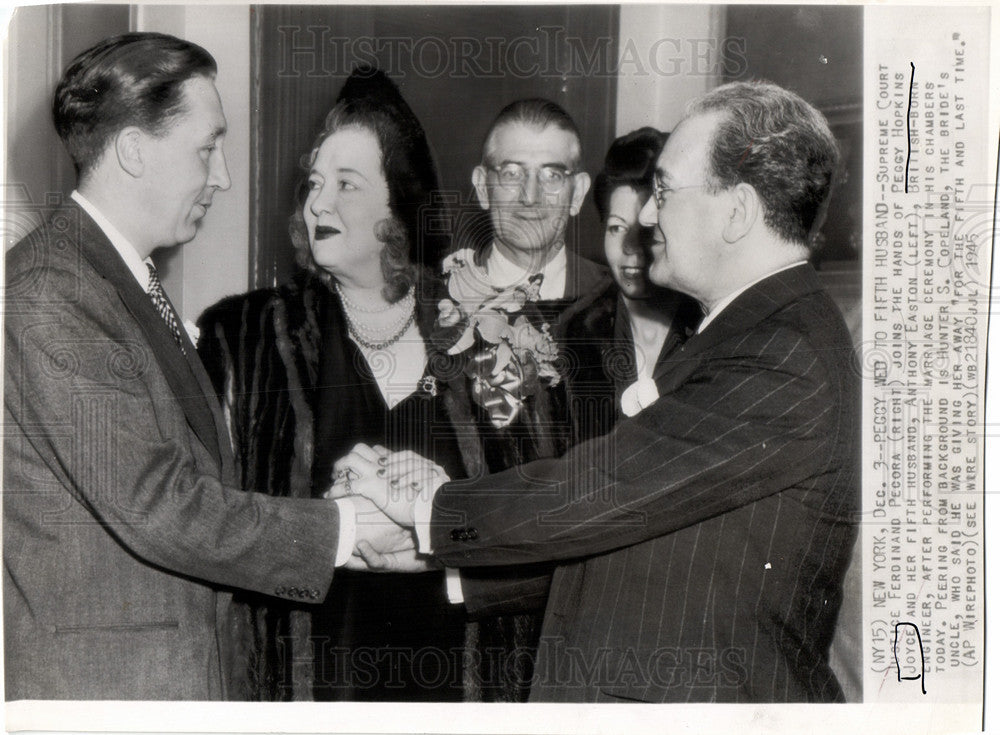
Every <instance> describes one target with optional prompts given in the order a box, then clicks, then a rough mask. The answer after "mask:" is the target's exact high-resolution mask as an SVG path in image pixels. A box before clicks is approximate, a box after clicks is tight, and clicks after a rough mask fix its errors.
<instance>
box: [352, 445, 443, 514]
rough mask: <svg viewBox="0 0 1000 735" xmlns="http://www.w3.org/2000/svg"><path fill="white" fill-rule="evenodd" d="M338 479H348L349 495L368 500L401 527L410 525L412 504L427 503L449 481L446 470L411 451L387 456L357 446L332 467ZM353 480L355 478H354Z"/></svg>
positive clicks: (379, 451) (378, 448)
mask: <svg viewBox="0 0 1000 735" xmlns="http://www.w3.org/2000/svg"><path fill="white" fill-rule="evenodd" d="M334 472H335V473H336V475H337V476H346V477H349V478H352V479H350V482H349V492H350V493H351V494H357V495H363V496H365V497H366V498H369V499H371V500H372V501H373V502H374V503H375V505H377V506H378V507H379V508H381V509H382V511H383V512H384V513H385V514H386V515H387V516H389V517H390V518H392V519H393V520H394V521H396V522H397V523H399V524H401V525H403V526H413V505H414V503H415V502H417V501H418V500H419V501H420V502H427V503H429V502H430V501H431V499H432V498H433V493H434V491H435V490H437V488H438V487H440V486H441V485H442V484H443V483H445V482H447V481H448V475H447V474H445V471H444V470H443V469H442V468H441V467H440V466H438V465H437V464H435V463H434V462H431V461H430V460H428V459H425V458H423V457H421V456H420V455H419V454H415V453H414V452H411V451H404V452H391V453H387V452H386V451H385V450H384V448H382V447H375V448H373V447H369V446H367V445H364V444H359V445H357V446H355V447H354V449H352V450H351V452H350V453H349V454H347V455H346V456H344V457H342V458H341V459H339V460H338V461H337V463H336V464H335V465H334ZM354 478H356V479H354Z"/></svg>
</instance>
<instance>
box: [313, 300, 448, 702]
mask: <svg viewBox="0 0 1000 735" xmlns="http://www.w3.org/2000/svg"><path fill="white" fill-rule="evenodd" d="M322 339H323V342H322V350H321V353H320V354H321V357H320V369H319V382H318V385H317V388H316V422H315V427H316V431H315V441H316V461H315V462H314V465H313V495H315V496H320V495H322V494H323V492H324V491H325V490H326V489H327V488H328V487H329V485H330V478H331V476H332V468H333V463H334V462H335V461H336V460H337V459H339V458H340V457H342V456H344V455H345V454H347V453H348V452H349V451H350V450H351V447H353V446H354V445H355V444H357V443H359V442H363V443H365V444H369V445H373V444H381V445H382V446H385V447H387V448H389V449H391V450H393V451H398V450H403V449H411V450H413V451H414V452H416V453H417V454H420V455H421V456H424V457H428V458H431V459H433V460H434V461H435V462H437V463H438V464H439V465H441V466H442V467H443V468H444V470H445V471H446V472H447V473H448V476H449V477H453V478H457V477H461V476H462V464H461V457H460V456H459V453H458V446H457V444H456V441H455V434H454V432H453V431H452V427H451V425H450V423H449V422H448V417H447V414H446V413H445V410H444V403H443V400H442V399H441V397H440V395H439V394H438V392H437V384H436V381H433V380H431V381H430V382H429V381H428V379H427V377H425V380H424V381H423V382H422V384H421V387H418V389H417V392H415V393H413V394H412V395H410V396H409V397H407V398H406V399H404V400H403V401H401V402H400V403H398V404H397V405H396V406H394V407H393V408H392V409H391V410H389V409H388V407H387V405H386V403H385V400H384V398H383V397H382V393H381V391H380V390H379V387H378V385H377V384H376V382H375V378H374V376H373V374H372V369H371V368H370V367H369V363H368V361H367V360H366V359H365V357H364V356H363V354H362V352H361V350H360V349H359V348H358V347H357V345H356V344H355V343H354V342H353V341H352V340H351V339H350V338H349V337H348V330H347V325H346V323H345V321H344V316H343V311H342V309H341V307H340V303H339V301H338V300H336V299H335V300H333V301H332V302H331V303H330V304H329V308H328V310H327V315H326V325H325V328H324V329H323V337H322ZM384 356H385V357H386V359H388V353H386V354H385V355H384ZM379 359H380V356H379V355H377V354H376V356H375V357H374V358H373V362H374V363H375V364H376V369H378V367H377V366H378V364H379V363H378V361H379ZM464 624H465V614H464V610H463V608H462V606H461V605H453V604H451V603H449V602H448V599H447V595H446V589H445V580H444V572H443V571H442V570H437V571H433V572H424V573H420V574H407V573H396V574H379V573H374V572H353V571H349V570H339V571H338V572H337V574H336V579H335V583H334V589H333V592H332V593H331V594H330V595H329V596H328V597H327V599H326V601H325V603H324V604H323V605H322V607H321V608H320V609H319V610H318V611H316V612H315V613H314V614H313V624H312V633H313V639H314V645H315V654H314V655H315V665H316V676H315V680H314V685H313V691H314V694H315V697H316V699H317V700H321V701H331V700H350V701H461V699H462V673H461V672H462V644H463V631H464Z"/></svg>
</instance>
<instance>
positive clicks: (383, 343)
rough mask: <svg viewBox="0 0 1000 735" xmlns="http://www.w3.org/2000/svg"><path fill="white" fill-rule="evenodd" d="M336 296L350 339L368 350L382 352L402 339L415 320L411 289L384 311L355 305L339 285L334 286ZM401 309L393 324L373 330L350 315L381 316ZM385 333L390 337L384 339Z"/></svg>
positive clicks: (414, 301) (413, 297) (414, 299)
mask: <svg viewBox="0 0 1000 735" xmlns="http://www.w3.org/2000/svg"><path fill="white" fill-rule="evenodd" d="M336 288H337V295H338V296H339V297H340V303H341V305H342V306H343V307H344V317H345V319H346V320H347V329H348V331H350V333H351V337H353V338H354V341H355V342H357V343H358V344H359V345H361V346H362V347H366V348H368V349H369V350H384V349H385V348H386V347H390V346H391V345H394V344H395V343H396V342H398V341H399V340H400V339H402V337H403V335H404V334H406V331H407V330H408V329H409V328H410V326H411V325H412V324H413V322H414V320H415V319H416V309H415V308H414V307H415V306H416V298H415V296H414V292H413V288H412V287H411V288H410V290H409V292H408V293H407V294H406V296H404V297H403V298H402V299H401V300H400V301H398V302H396V303H394V304H389V305H388V306H387V307H385V308H384V309H366V308H364V307H361V306H359V305H358V304H355V303H354V302H353V301H351V300H350V299H349V298H347V296H345V295H344V292H343V291H342V290H341V288H340V284H339V283H338V284H336ZM398 307H403V309H404V311H403V312H402V314H401V315H400V318H399V319H397V320H396V321H395V322H394V323H393V324H390V325H388V326H386V327H383V328H380V329H378V328H373V327H370V326H368V325H366V324H363V323H361V321H360V320H358V319H357V318H356V317H354V316H352V315H351V311H356V312H359V313H361V314H381V313H385V312H387V311H389V310H390V309H393V308H398ZM386 333H390V334H391V336H389V337H386V336H385V335H386Z"/></svg>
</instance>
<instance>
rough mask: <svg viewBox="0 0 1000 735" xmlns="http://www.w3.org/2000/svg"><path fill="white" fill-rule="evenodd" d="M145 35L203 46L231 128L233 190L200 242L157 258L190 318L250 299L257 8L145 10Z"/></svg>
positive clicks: (222, 197)
mask: <svg viewBox="0 0 1000 735" xmlns="http://www.w3.org/2000/svg"><path fill="white" fill-rule="evenodd" d="M135 27H136V30H139V31H160V32H163V33H171V34H173V35H175V36H178V37H180V38H184V39H186V40H188V41H192V42H194V43H197V44H199V45H200V46H203V47H204V48H205V49H207V50H208V52H209V53H211V54H212V56H214V57H215V60H216V62H217V63H218V65H219V74H218V76H217V77H216V87H217V88H218V90H219V96H220V97H221V98H222V107H223V109H224V110H225V113H226V121H227V123H228V130H227V132H226V140H225V146H224V151H225V154H226V162H227V163H228V165H229V177H230V179H231V180H232V187H231V188H230V189H229V191H226V192H219V193H217V194H216V196H215V198H214V200H213V202H212V208H211V209H210V210H209V212H208V215H207V216H206V217H205V219H204V220H203V221H202V225H201V228H200V229H199V232H198V235H197V237H195V239H194V240H192V241H191V242H189V243H187V244H186V245H183V246H182V247H179V248H174V249H173V250H171V251H166V252H163V253H161V254H159V255H158V256H156V260H157V264H158V265H159V266H160V268H161V269H162V270H163V285H164V288H165V289H166V291H167V292H168V293H169V294H170V298H171V300H172V301H173V302H174V305H175V306H176V307H177V309H178V310H179V311H180V312H181V316H182V317H183V318H184V319H186V320H187V319H190V320H194V319H197V318H198V315H199V314H201V312H202V311H203V310H204V309H205V307H207V306H210V305H211V304H213V303H215V302H216V301H218V300H219V299H220V298H222V297H223V296H226V295H229V294H235V293H243V292H244V291H246V290H247V288H248V284H249V262H250V84H251V79H250V10H249V7H248V6H247V5H203V6H198V5H170V6H166V5H159V6H153V5H139V6H136V8H135Z"/></svg>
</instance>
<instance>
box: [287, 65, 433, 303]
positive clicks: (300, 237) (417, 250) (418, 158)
mask: <svg viewBox="0 0 1000 735" xmlns="http://www.w3.org/2000/svg"><path fill="white" fill-rule="evenodd" d="M351 127H357V128H362V129H364V130H368V131H369V132H371V133H372V134H373V135H374V136H375V138H376V140H377V141H378V145H379V150H380V152H381V156H382V174H383V175H384V176H385V180H386V183H387V184H388V187H389V209H390V210H391V211H392V215H393V216H392V219H391V220H386V221H384V222H382V223H380V225H379V227H378V228H377V230H376V233H375V234H376V237H377V238H378V239H379V240H380V241H381V242H384V243H385V247H384V248H383V250H382V275H383V277H384V278H385V282H386V285H385V291H384V293H383V295H384V296H385V298H386V299H387V300H389V301H391V302H394V301H398V300H399V299H401V298H402V297H403V296H405V295H406V293H407V291H409V289H410V286H411V285H412V284H413V283H414V282H415V281H416V278H417V273H418V270H419V266H420V264H423V265H426V266H430V267H436V266H437V264H438V261H439V259H440V258H441V256H442V255H443V254H444V253H445V252H446V250H447V245H448V243H447V237H446V235H445V234H444V232H443V230H442V227H441V217H440V210H441V206H440V203H439V202H437V201H435V199H434V193H435V192H436V191H437V189H438V178H437V169H436V167H435V165H434V158H433V156H432V155H431V150H430V146H429V145H428V143H427V137H426V136H425V135H424V130H423V128H422V127H421V125H420V122H419V121H418V120H417V117H416V115H414V114H413V110H411V109H410V107H409V105H407V104H406V102H405V100H403V98H402V96H401V95H400V93H399V89H398V88H397V87H396V85H395V84H393V83H392V82H391V81H390V80H389V78H388V77H387V76H386V75H385V73H384V72H382V71H380V70H378V69H373V68H371V67H360V68H358V69H355V70H354V72H353V73H352V74H351V76H350V77H349V78H348V80H347V82H346V83H345V84H344V88H343V89H342V90H341V92H340V96H339V97H338V98H337V102H336V104H334V106H333V109H331V110H330V112H329V113H328V114H327V116H326V120H325V121H324V124H323V130H322V132H320V134H319V136H318V137H317V138H316V142H315V143H314V144H313V147H312V150H311V151H310V153H309V155H308V156H305V157H304V158H303V161H302V166H303V168H304V169H305V171H306V172H308V171H309V169H310V168H311V167H312V165H313V163H314V162H315V160H316V155H317V153H318V152H319V148H320V146H321V145H322V144H323V142H324V141H325V140H326V139H327V138H329V137H330V136H331V135H333V133H335V132H337V131H338V130H342V129H344V128H351ZM307 191H308V189H307V188H306V186H305V181H304V180H303V182H302V184H300V187H299V192H298V197H297V203H298V206H297V207H296V210H295V212H294V213H293V215H292V220H291V226H290V230H291V236H292V243H293V244H294V245H295V249H296V260H297V262H298V263H299V265H301V266H303V267H305V268H307V269H309V270H310V271H312V272H313V273H315V274H316V275H317V276H318V277H319V278H320V279H321V280H323V281H324V282H326V283H328V284H329V283H330V281H331V280H332V276H330V274H329V273H327V272H326V271H325V270H323V269H322V268H320V267H319V266H318V265H316V262H315V260H313V257H312V251H311V250H310V249H309V237H308V233H307V232H306V226H305V219H304V218H303V215H302V202H304V200H305V195H306V193H307Z"/></svg>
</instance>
